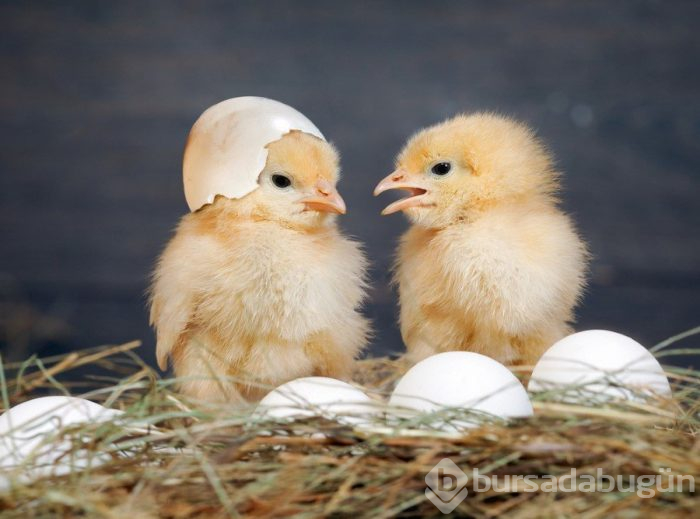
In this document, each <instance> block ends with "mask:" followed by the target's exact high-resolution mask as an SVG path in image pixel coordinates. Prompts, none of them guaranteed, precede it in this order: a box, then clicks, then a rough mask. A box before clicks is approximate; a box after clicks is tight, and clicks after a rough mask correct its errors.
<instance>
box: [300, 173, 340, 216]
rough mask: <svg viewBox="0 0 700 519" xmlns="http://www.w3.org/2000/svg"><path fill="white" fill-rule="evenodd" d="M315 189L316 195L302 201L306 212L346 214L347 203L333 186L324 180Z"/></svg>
mask: <svg viewBox="0 0 700 519" xmlns="http://www.w3.org/2000/svg"><path fill="white" fill-rule="evenodd" d="M314 189H315V194H313V195H311V196H308V197H306V198H302V199H301V200H300V201H301V203H303V204H304V206H305V207H304V211H319V212H322V213H335V214H345V211H346V207H345V201H344V200H343V198H342V197H341V196H340V194H338V191H337V190H336V189H335V187H334V186H333V184H331V183H330V182H328V181H327V180H323V179H322V180H319V181H318V182H317V183H316V186H315V188H314Z"/></svg>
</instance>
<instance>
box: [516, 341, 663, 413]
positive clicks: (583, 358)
mask: <svg viewBox="0 0 700 519" xmlns="http://www.w3.org/2000/svg"><path fill="white" fill-rule="evenodd" d="M528 390H529V391H531V392H533V393H534V392H543V391H547V392H548V393H549V395H548V396H549V397H551V398H552V399H555V400H560V401H566V402H576V403H584V404H586V403H587V404H595V403H601V402H605V401H610V400H632V401H645V400H646V399H647V398H649V397H651V396H654V395H656V396H660V397H664V398H670V397H671V396H672V395H671V386H670V384H669V382H668V378H667V377H666V375H665V374H664V370H663V368H662V367H661V365H660V364H659V363H658V361H657V360H656V359H655V358H654V356H653V355H652V354H651V353H650V352H649V351H648V350H647V349H646V348H645V347H644V346H642V345H641V344H639V343H638V342H637V341H635V340H633V339H630V338H629V337H627V336H625V335H622V334H620V333H615V332H610V331H606V330H588V331H584V332H578V333H574V334H573V335H569V336H568V337H565V338H564V339H562V340H560V341H559V342H557V343H555V344H554V345H553V346H552V347H551V348H549V350H547V351H546V352H545V354H544V355H543V356H542V358H540V360H539V362H538V363H537V365H536V366H535V369H534V371H533V372H532V377H531V378H530V383H529V385H528Z"/></svg>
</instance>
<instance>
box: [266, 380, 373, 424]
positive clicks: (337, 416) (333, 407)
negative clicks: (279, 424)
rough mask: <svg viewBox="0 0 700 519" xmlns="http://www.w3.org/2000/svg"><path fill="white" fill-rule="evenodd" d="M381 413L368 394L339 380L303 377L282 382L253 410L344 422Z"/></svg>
mask: <svg viewBox="0 0 700 519" xmlns="http://www.w3.org/2000/svg"><path fill="white" fill-rule="evenodd" d="M380 413H381V408H380V407H379V406H378V405H377V404H376V403H375V401H374V400H372V399H371V398H370V397H369V396H367V394H366V393H365V392H364V391H362V390H360V389H358V388H356V387H354V386H352V385H350V384H348V383H346V382H343V381H341V380H336V379H333V378H327V377H305V378H298V379H296V380H292V381H290V382H287V383H285V384H282V385H281V386H279V387H278V388H276V389H274V390H273V391H271V392H270V393H268V394H267V395H266V396H265V398H263V399H262V400H261V401H260V403H259V404H258V407H257V409H256V411H255V413H254V415H255V416H257V417H261V418H275V419H282V420H285V421H291V420H294V419H298V418H308V417H312V416H321V417H324V418H327V419H329V420H336V421H337V422H340V423H342V424H345V425H352V426H356V425H363V424H366V423H368V422H370V421H371V420H372V419H373V417H376V416H378V415H379V414H380Z"/></svg>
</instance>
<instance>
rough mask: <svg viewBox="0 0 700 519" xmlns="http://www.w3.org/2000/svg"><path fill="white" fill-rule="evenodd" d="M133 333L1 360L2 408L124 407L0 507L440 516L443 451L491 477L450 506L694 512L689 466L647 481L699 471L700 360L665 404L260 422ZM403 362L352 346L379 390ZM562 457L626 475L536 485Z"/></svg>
mask: <svg viewBox="0 0 700 519" xmlns="http://www.w3.org/2000/svg"><path fill="white" fill-rule="evenodd" d="M697 332H700V329H696V330H692V331H690V332H687V333H686V334H681V335H680V336H678V337H674V338H672V339H669V340H668V341H665V342H664V343H662V344H660V345H658V346H657V347H656V348H655V349H656V353H657V355H659V356H663V355H673V354H681V353H682V354H689V353H695V352H696V350H692V349H688V348H686V349H683V350H681V349H678V348H677V347H676V346H674V347H673V349H672V348H670V346H671V345H673V344H675V343H676V342H677V341H678V340H680V339H684V338H686V337H688V336H689V335H691V334H693V333H697ZM690 341H692V339H690ZM137 346H138V343H129V344H124V345H121V346H115V347H105V348H99V349H93V350H86V351H81V352H76V353H72V354H70V355H67V356H62V357H54V358H46V359H38V358H31V359H28V360H27V361H25V362H23V363H18V364H12V365H5V366H3V367H2V370H0V373H2V378H0V383H2V387H1V389H2V402H3V403H2V405H3V407H4V408H5V409H6V408H7V407H8V406H10V405H14V404H17V403H19V402H22V401H24V400H27V399H30V398H33V397H36V396H41V395H45V394H71V395H78V396H83V397H85V398H89V399H91V400H95V401H98V402H100V403H103V404H105V405H106V406H108V407H113V408H117V409H122V410H124V411H125V415H124V416H125V419H124V420H122V423H121V424H120V425H116V424H109V423H105V424H91V425H89V426H81V427H79V428H72V429H70V428H69V429H68V430H67V431H66V433H65V434H66V435H71V437H72V438H77V437H79V438H82V440H81V442H80V443H79V442H77V441H75V442H74V444H75V445H76V449H77V448H79V449H82V450H83V451H87V452H94V453H102V454H104V453H106V452H107V453H110V454H111V457H110V461H108V462H107V463H103V464H102V465H100V466H95V467H93V468H90V469H86V470H81V471H75V472H73V473H71V474H68V475H62V476H48V477H45V478H43V479H39V480H36V481H31V482H24V483H23V482H21V481H18V480H15V481H14V483H13V484H12V485H11V486H10V488H8V489H6V490H4V491H2V492H0V513H2V516H3V517H22V518H24V517H55V516H66V517H74V516H81V517H115V518H124V517H129V518H130V519H137V518H142V517H143V518H147V517H172V518H185V517H187V518H189V517H228V516H234V517H235V516H250V517H282V516H300V517H318V516H334V517H345V516H353V517H357V516H360V517H393V516H406V517H425V516H441V515H442V513H441V512H440V511H439V510H438V509H437V508H436V507H435V506H434V505H433V503H432V502H431V501H430V500H429V499H428V498H427V496H426V479H425V478H426V474H427V473H428V472H429V471H430V470H431V469H432V468H433V467H434V466H435V465H436V464H437V463H438V462H439V461H440V460H442V459H444V458H449V459H451V460H452V461H453V462H454V463H455V464H456V465H457V466H458V467H459V468H460V469H462V470H463V471H464V472H465V473H467V479H465V480H464V481H462V482H467V483H470V481H469V479H468V478H469V475H471V474H473V473H472V471H473V470H475V469H478V471H479V474H481V475H482V476H487V477H494V478H496V481H498V488H496V489H495V490H494V489H491V490H489V491H481V492H474V491H471V490H470V491H469V492H468V495H467V496H466V498H465V499H464V500H463V501H462V502H461V503H460V504H459V506H457V507H456V509H455V510H454V511H453V512H452V514H454V515H462V516H473V517H493V516H498V515H501V514H508V515H509V516H515V517H568V516H582V517H610V516H627V515H632V516H636V515H644V516H655V515H659V516H661V515H663V516H673V517H683V516H695V517H697V515H695V514H697V509H698V504H699V503H698V501H697V500H696V499H695V492H693V491H691V489H690V485H689V484H688V483H687V481H688V480H687V479H686V480H685V481H686V483H685V484H682V485H679V486H678V488H676V491H674V492H665V491H661V490H659V489H658V488H657V484H660V485H661V487H663V488H668V482H669V481H671V482H672V481H673V480H672V479H671V477H672V476H676V477H679V476H681V475H684V476H688V477H690V478H694V479H697V478H698V477H700V441H698V436H697V430H698V423H699V418H700V414H699V404H698V403H699V402H700V398H699V396H700V372H698V371H692V370H684V369H678V368H669V373H670V374H671V379H672V380H671V381H672V385H673V387H674V394H675V400H676V402H675V404H674V405H673V406H671V407H665V408H664V407H661V408H658V407H653V406H645V405H639V404H638V405H635V406H633V405H625V406H621V405H609V406H596V407H586V406H580V405H579V406H575V405H567V404H561V403H552V402H546V401H535V402H534V406H535V417H534V418H532V419H527V420H520V421H515V422H511V423H509V424H499V423H492V424H488V425H484V426H483V427H480V428H476V429H472V430H470V431H468V432H467V433H465V434H462V435H446V434H440V433H439V432H433V431H429V430H423V431H415V430H414V432H413V433H408V432H407V431H405V430H404V431H403V432H401V431H388V433H387V431H383V432H379V431H377V432H372V431H368V430H353V429H352V428H351V427H348V426H342V425H339V424H338V423H334V422H331V421H327V420H323V419H320V418H310V419H305V420H303V421H297V422H294V423H290V424H285V425H280V424H276V425H275V428H274V430H275V434H270V432H269V431H270V427H269V426H270V424H269V423H265V422H261V421H256V420H252V419H251V417H250V412H249V411H250V410H244V409H235V408H231V407H230V406H229V407H225V406H210V405H209V406H207V405H201V404H197V403H195V402H190V401H187V400H186V399H184V398H183V397H182V396H181V395H178V394H177V393H176V392H175V391H174V385H173V382H174V381H173V380H172V379H165V378H161V377H160V376H159V375H158V374H157V373H156V372H155V371H154V370H153V369H152V368H150V367H149V366H148V365H146V364H145V363H144V362H143V361H142V360H141V359H140V358H139V357H138V356H137V354H136V353H135V348H136V347H137ZM662 360H665V359H662ZM406 367H407V366H406V365H405V363H404V362H403V361H402V360H400V359H399V360H391V359H386V358H381V359H368V360H363V361H361V362H360V363H359V364H358V366H357V371H356V377H355V380H356V381H357V382H359V383H361V384H362V385H363V386H364V387H365V388H367V389H368V390H369V391H370V392H374V393H375V394H388V393H390V392H391V389H392V388H393V385H394V383H395V381H396V379H397V378H398V377H399V376H400V375H401V374H402V373H403V372H404V371H405V369H406ZM76 372H77V373H82V374H81V376H80V377H78V376H77V375H76ZM78 378H80V382H75V380H76V379H78ZM71 381H72V382H71ZM125 424H126V425H125ZM130 424H131V425H133V427H130ZM319 433H321V434H319ZM572 469H575V474H576V477H577V479H576V481H580V480H581V479H584V476H586V477H587V476H588V475H591V476H593V477H595V478H596V479H597V481H598V483H600V482H601V481H600V475H601V474H602V475H606V476H611V477H613V478H617V477H618V476H619V477H621V478H623V482H624V485H623V486H624V488H622V489H620V488H618V489H616V490H615V491H612V492H602V491H596V492H586V491H583V490H581V489H580V488H579V487H576V488H577V489H574V491H562V490H560V491H558V492H552V491H548V490H547V489H551V486H550V487H547V486H546V485H545V484H544V483H545V482H547V481H550V482H551V481H552V480H553V479H554V478H566V477H567V476H569V475H570V474H572ZM516 475H529V476H531V478H532V481H534V483H535V484H536V485H537V487H538V488H537V489H536V490H535V491H533V490H532V486H530V487H527V486H526V485H525V484H524V483H523V481H522V480H517V478H513V479H509V478H507V477H506V476H516ZM648 475H656V478H655V483H654V485H653V486H649V485H647V486H648V487H649V489H650V490H648V491H646V490H645V491H644V492H639V491H638V490H639V487H635V488H633V487H630V485H629V481H630V477H631V476H636V477H638V476H648ZM560 481H561V482H563V481H565V479H562V480H560ZM643 481H646V482H647V483H648V482H649V480H648V479H647V480H643ZM676 481H679V480H678V479H676ZM603 483H604V482H603ZM465 484H466V483H465ZM664 485H666V486H664ZM565 486H566V487H568V488H570V486H571V483H570V481H569V482H567V483H566V484H565ZM603 486H605V485H603ZM468 488H470V487H468ZM640 494H643V496H644V497H642V496H641V495H640Z"/></svg>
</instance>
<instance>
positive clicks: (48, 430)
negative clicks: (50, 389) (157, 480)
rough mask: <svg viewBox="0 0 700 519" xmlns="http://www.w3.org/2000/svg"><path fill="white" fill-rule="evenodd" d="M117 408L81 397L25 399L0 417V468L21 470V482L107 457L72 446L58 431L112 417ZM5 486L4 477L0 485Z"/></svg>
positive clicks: (106, 458) (82, 465) (116, 413)
mask: <svg viewBox="0 0 700 519" xmlns="http://www.w3.org/2000/svg"><path fill="white" fill-rule="evenodd" d="M121 415H122V412H121V411H117V410H114V409H107V408H105V407H103V406H101V405H99V404H96V403H95V402H91V401H89V400H85V399H83V398H76V397H67V396H48V397H41V398H35V399H33V400H28V401H26V402H23V403H21V404H18V405H16V406H14V407H12V408H11V409H9V410H7V411H6V412H5V413H4V414H3V415H2V416H0V469H3V472H5V471H6V473H9V472H11V471H12V470H13V469H21V474H19V477H20V478H21V479H23V480H25V481H28V480H31V479H33V478H36V477H42V476H47V475H54V476H57V475H61V474H67V473H69V472H71V471H72V470H74V469H82V468H85V467H88V466H96V465H99V464H100V463H102V462H103V461H107V460H109V459H111V458H110V457H109V456H108V455H107V454H99V453H89V452H87V451H86V450H81V449H76V448H75V446H74V445H73V442H72V441H71V440H70V439H68V438H63V437H61V435H62V432H63V431H64V430H65V429H67V428H69V427H74V426H78V425H82V424H88V423H97V422H105V421H110V420H114V419H116V418H118V417H120V416H121ZM8 485H9V480H7V479H6V478H5V477H3V478H2V479H0V488H1V487H6V486H8Z"/></svg>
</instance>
